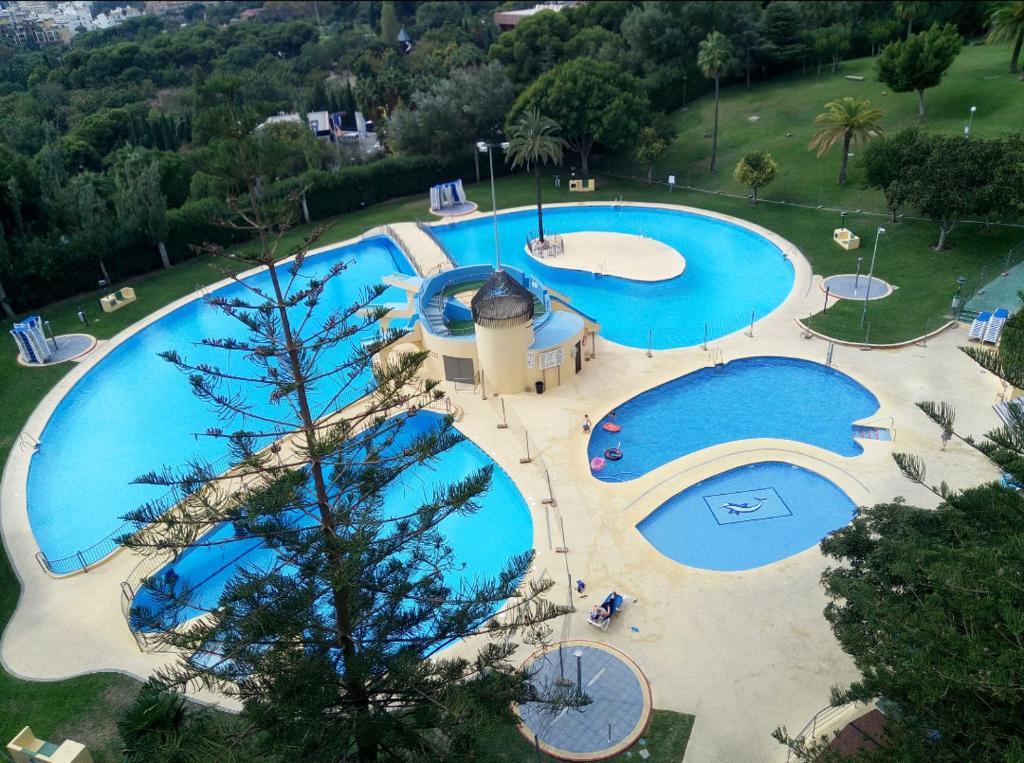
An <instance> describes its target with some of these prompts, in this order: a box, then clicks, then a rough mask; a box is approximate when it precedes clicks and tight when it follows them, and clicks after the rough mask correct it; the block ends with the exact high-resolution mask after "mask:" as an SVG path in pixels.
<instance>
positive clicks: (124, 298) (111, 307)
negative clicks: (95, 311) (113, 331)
mask: <svg viewBox="0 0 1024 763" xmlns="http://www.w3.org/2000/svg"><path fill="white" fill-rule="evenodd" d="M134 301H135V289H133V288H131V287H130V286H126V287H124V288H123V289H121V290H120V291H115V292H114V293H113V294H108V295H107V296H105V297H100V307H102V308H103V312H105V313H112V312H114V311H115V310H120V309H121V308H122V307H124V306H125V305H127V304H128V303H129V302H134Z"/></svg>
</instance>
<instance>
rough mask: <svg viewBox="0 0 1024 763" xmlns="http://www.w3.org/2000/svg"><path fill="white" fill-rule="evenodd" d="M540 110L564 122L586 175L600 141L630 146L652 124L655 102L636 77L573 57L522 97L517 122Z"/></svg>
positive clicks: (514, 109)
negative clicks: (652, 107)
mask: <svg viewBox="0 0 1024 763" xmlns="http://www.w3.org/2000/svg"><path fill="white" fill-rule="evenodd" d="M534 108H535V109H537V110H538V111H539V112H540V113H541V114H545V115H547V116H549V117H550V118H551V119H554V120H555V121H556V122H557V123H558V124H559V125H560V126H561V128H562V134H563V135H564V136H565V139H566V143H567V144H568V146H569V148H571V149H572V150H573V151H575V152H576V153H578V154H579V156H580V164H581V168H582V170H583V174H584V175H587V174H589V172H590V165H589V159H590V152H591V151H593V149H594V144H595V143H600V144H601V145H602V146H604V147H605V148H607V149H608V150H610V151H624V150H627V149H628V148H629V147H630V146H632V145H633V142H634V140H635V139H636V136H637V134H638V133H639V132H640V129H641V128H642V127H643V126H644V125H646V124H648V123H649V122H650V104H649V103H648V101H647V98H646V96H645V95H644V94H643V89H642V88H641V86H640V83H639V82H638V81H637V80H636V78H635V77H632V76H630V75H628V74H626V73H625V72H623V71H622V69H621V67H619V66H616V65H615V64H613V63H610V62H608V61H595V60H594V59H591V58H576V59H573V60H572V61H567V62H566V63H564V64H562V65H561V66H556V67H555V68H554V69H552V70H551V71H549V72H547V73H545V74H544V75H542V76H541V77H540V78H539V79H538V80H537V81H536V82H534V83H533V84H532V85H530V87H528V88H527V89H526V90H524V91H523V92H522V93H521V94H520V96H519V98H518V99H516V102H515V105H514V106H513V107H512V112H511V114H510V119H511V121H512V122H513V123H514V122H515V121H516V120H517V119H518V118H519V115H520V114H522V113H523V112H525V111H527V110H528V109H534Z"/></svg>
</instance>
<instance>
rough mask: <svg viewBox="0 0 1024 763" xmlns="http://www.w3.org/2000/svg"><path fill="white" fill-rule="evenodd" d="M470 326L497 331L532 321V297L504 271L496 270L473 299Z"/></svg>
mask: <svg viewBox="0 0 1024 763" xmlns="http://www.w3.org/2000/svg"><path fill="white" fill-rule="evenodd" d="M470 305H471V306H472V309H473V322H474V323H475V324H477V325H478V326H483V327H484V328H490V329H496V328H507V327H510V326H521V325H523V324H524V323H529V322H530V321H532V320H533V294H531V293H530V291H529V290H528V289H527V288H526V287H524V286H523V285H522V284H520V283H519V282H518V281H517V280H516V279H515V278H514V277H513V276H511V275H509V274H508V273H507V272H506V271H504V270H495V271H494V272H493V273H491V277H490V278H488V279H487V282H486V283H485V284H484V285H483V286H481V287H480V290H479V291H477V293H476V294H474V295H473V301H472V302H471V303H470Z"/></svg>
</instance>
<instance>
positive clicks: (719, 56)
mask: <svg viewBox="0 0 1024 763" xmlns="http://www.w3.org/2000/svg"><path fill="white" fill-rule="evenodd" d="M734 63H735V59H734V58H733V54H732V45H731V44H730V43H729V38H728V37H726V36H725V35H724V34H722V33H721V32H711V33H710V34H709V35H708V36H707V38H705V39H704V40H702V41H701V43H700V50H699V52H698V53H697V66H699V67H700V70H701V71H702V72H703V73H704V76H705V77H707V78H708V79H713V80H714V81H715V126H714V132H713V133H712V136H711V173H712V174H714V172H715V164H716V163H717V161H718V102H719V85H720V83H721V79H722V77H723V76H724V75H726V74H728V73H729V70H730V69H732V67H733V65H734Z"/></svg>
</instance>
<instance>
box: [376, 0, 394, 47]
mask: <svg viewBox="0 0 1024 763" xmlns="http://www.w3.org/2000/svg"><path fill="white" fill-rule="evenodd" d="M398 29H399V26H398V14H397V13H396V12H395V3H394V0H384V2H382V3H381V9H380V38H381V39H382V40H383V41H384V44H385V45H395V44H396V43H397V42H398Z"/></svg>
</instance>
